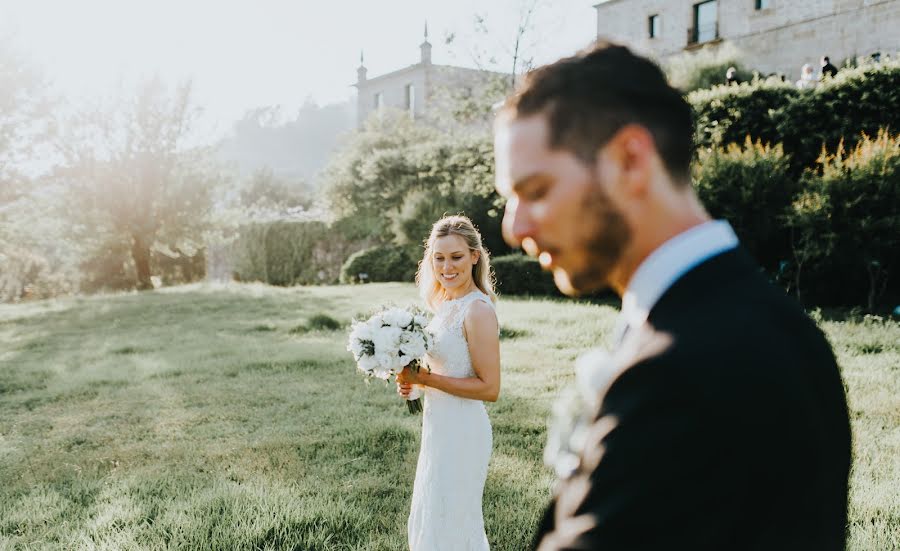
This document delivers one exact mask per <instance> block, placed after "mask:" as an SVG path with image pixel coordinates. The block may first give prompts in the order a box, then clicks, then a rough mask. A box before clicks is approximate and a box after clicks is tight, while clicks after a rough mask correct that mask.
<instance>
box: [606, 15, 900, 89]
mask: <svg viewBox="0 0 900 551" xmlns="http://www.w3.org/2000/svg"><path fill="white" fill-rule="evenodd" d="M696 3H697V0H609V1H608V2H603V3H600V4H597V6H596V12H597V36H598V38H608V39H611V40H614V41H617V42H621V43H624V44H626V45H628V46H629V47H631V48H632V49H634V50H635V51H637V52H640V53H643V54H644V55H649V56H652V57H655V58H657V59H659V60H660V61H662V62H665V61H666V59H667V58H669V57H670V56H673V55H678V54H681V53H682V52H685V51H692V48H690V47H688V44H687V42H688V29H690V28H691V27H692V26H693V12H694V10H693V6H694V4H696ZM653 14H659V15H660V24H661V32H660V35H659V36H658V37H657V38H652V39H651V38H649V29H648V26H649V23H648V18H649V16H650V15H653ZM718 20H719V37H720V38H721V41H715V42H712V43H709V44H707V45H706V46H704V47H712V48H716V47H720V46H721V45H722V44H724V43H728V42H730V43H731V44H733V45H734V46H735V47H736V48H737V49H738V50H739V51H740V52H741V54H742V57H743V60H744V63H745V64H746V65H747V66H748V67H749V68H753V69H758V70H760V71H761V72H763V73H773V72H775V73H783V74H785V75H787V76H788V78H789V79H791V80H794V79H796V78H798V77H799V71H800V67H801V66H802V65H803V64H804V63H812V64H813V66H814V67H816V68H818V66H819V58H820V57H821V56H823V55H828V56H830V57H831V61H832V63H835V64H838V63H840V62H841V61H842V60H843V59H845V58H852V57H857V56H869V55H871V54H872V53H874V52H880V53H882V54H891V55H896V54H897V52H898V51H900V31H898V30H897V29H898V28H900V0H770V7H769V8H767V9H764V10H756V9H755V0H719V2H718Z"/></svg>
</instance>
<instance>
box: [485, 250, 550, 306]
mask: <svg viewBox="0 0 900 551" xmlns="http://www.w3.org/2000/svg"><path fill="white" fill-rule="evenodd" d="M491 265H492V266H493V268H494V275H495V277H496V280H497V292H498V293H500V294H503V295H551V296H553V295H555V296H559V295H561V294H562V293H560V292H559V289H557V288H556V284H555V283H553V275H552V274H551V273H550V272H546V271H544V270H543V269H541V265H540V263H539V262H538V261H537V260H536V259H534V258H532V257H530V256H525V255H523V254H518V253H513V254H508V255H505V256H499V257H497V258H494V259H493V260H492V261H491Z"/></svg>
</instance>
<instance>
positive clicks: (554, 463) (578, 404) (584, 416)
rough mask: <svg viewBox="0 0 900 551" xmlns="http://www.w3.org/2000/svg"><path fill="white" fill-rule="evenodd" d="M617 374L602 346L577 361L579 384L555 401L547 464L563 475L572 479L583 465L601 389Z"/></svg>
mask: <svg viewBox="0 0 900 551" xmlns="http://www.w3.org/2000/svg"><path fill="white" fill-rule="evenodd" d="M613 373H614V366H613V362H612V358H611V357H610V355H609V354H608V353H607V352H606V350H604V349H602V348H596V349H593V350H591V351H589V352H587V353H585V354H583V355H582V356H580V357H579V358H578V359H577V360H576V361H575V384H574V385H573V386H570V387H568V388H566V389H564V390H563V392H562V393H560V396H559V398H557V400H556V402H555V403H554V404H553V410H552V414H551V417H550V423H549V426H548V430H547V446H546V447H545V448H544V463H545V464H547V465H548V466H549V467H551V468H552V469H553V470H554V472H556V476H558V477H559V478H562V479H564V478H569V477H570V476H572V475H573V474H574V473H575V471H576V470H577V469H578V467H579V465H580V464H581V457H582V452H583V451H584V446H585V442H586V441H587V435H588V430H589V429H590V426H591V423H592V422H593V420H594V415H595V414H596V412H597V408H598V407H599V405H600V404H599V400H600V391H601V390H602V389H603V388H604V387H605V386H606V384H607V383H608V381H609V379H610V377H612V375H613Z"/></svg>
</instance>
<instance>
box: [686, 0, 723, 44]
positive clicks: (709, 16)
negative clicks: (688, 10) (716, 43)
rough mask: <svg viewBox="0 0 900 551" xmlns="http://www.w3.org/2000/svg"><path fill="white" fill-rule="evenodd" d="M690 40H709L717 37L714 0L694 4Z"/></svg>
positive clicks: (717, 23)
mask: <svg viewBox="0 0 900 551" xmlns="http://www.w3.org/2000/svg"><path fill="white" fill-rule="evenodd" d="M691 38H692V42H694V43H701V42H709V41H710V40H715V39H717V38H719V14H718V5H717V2H716V0H707V1H706V2H700V3H699V4H694V28H693V29H692V33H691Z"/></svg>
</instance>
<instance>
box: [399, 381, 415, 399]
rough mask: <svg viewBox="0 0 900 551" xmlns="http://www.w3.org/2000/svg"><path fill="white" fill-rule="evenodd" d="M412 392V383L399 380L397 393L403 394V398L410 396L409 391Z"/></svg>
mask: <svg viewBox="0 0 900 551" xmlns="http://www.w3.org/2000/svg"><path fill="white" fill-rule="evenodd" d="M410 392H412V385H411V384H409V383H401V382H400V381H397V394H399V395H400V396H402V397H403V398H409V393H410Z"/></svg>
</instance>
